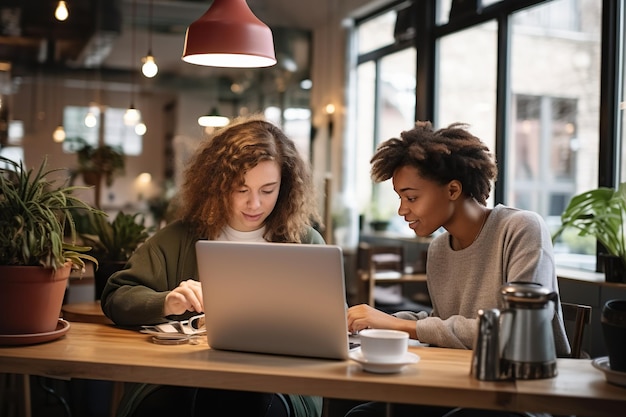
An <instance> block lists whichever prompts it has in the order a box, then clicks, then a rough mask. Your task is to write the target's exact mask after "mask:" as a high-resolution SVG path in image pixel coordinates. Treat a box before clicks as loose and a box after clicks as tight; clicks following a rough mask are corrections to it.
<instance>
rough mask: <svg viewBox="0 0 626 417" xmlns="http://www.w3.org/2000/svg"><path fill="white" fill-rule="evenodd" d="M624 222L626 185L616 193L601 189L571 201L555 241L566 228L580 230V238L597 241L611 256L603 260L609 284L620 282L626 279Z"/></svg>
mask: <svg viewBox="0 0 626 417" xmlns="http://www.w3.org/2000/svg"><path fill="white" fill-rule="evenodd" d="M625 220H626V183H621V184H620V185H619V187H618V188H617V189H613V188H608V187H599V188H596V189H594V190H590V191H585V192H583V193H580V194H578V195H575V196H574V197H572V199H571V201H570V203H569V205H568V206H567V207H566V209H565V210H564V211H563V213H562V214H561V226H560V227H559V229H558V230H557V231H556V232H555V233H554V234H553V236H552V240H553V241H554V240H556V238H557V237H559V236H560V235H561V234H562V233H563V231H564V230H565V229H567V228H574V229H577V230H578V235H579V236H592V237H594V238H595V239H596V240H597V241H598V242H599V243H600V244H601V245H602V247H604V249H606V251H607V253H608V255H604V256H600V259H602V264H601V266H602V267H603V270H604V273H605V276H606V280H607V281H618V282H621V281H624V280H625V279H626V240H625V236H624V221H625Z"/></svg>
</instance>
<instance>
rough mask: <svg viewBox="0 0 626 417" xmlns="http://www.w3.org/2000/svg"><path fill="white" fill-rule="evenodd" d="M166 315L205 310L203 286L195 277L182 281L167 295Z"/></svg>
mask: <svg viewBox="0 0 626 417" xmlns="http://www.w3.org/2000/svg"><path fill="white" fill-rule="evenodd" d="M163 311H164V315H165V316H169V315H173V314H174V315H179V314H183V313H185V312H186V311H195V312H197V313H202V312H204V304H203V302H202V286H201V284H200V283H199V282H198V281H196V280H193V279H188V280H186V281H182V282H181V283H180V284H178V287H176V288H174V289H173V290H172V291H170V293H169V294H167V296H165V306H164V307H163Z"/></svg>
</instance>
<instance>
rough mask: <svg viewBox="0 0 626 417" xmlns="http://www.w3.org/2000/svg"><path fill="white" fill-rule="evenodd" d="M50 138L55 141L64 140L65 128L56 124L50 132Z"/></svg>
mask: <svg viewBox="0 0 626 417" xmlns="http://www.w3.org/2000/svg"><path fill="white" fill-rule="evenodd" d="M52 140H54V141H55V142H56V143H61V142H63V141H64V140H65V129H64V128H63V125H58V126H57V128H56V129H54V132H52Z"/></svg>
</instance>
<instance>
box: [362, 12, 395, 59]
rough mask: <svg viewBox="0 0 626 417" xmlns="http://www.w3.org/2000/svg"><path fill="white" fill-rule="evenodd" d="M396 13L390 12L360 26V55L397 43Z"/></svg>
mask: <svg viewBox="0 0 626 417" xmlns="http://www.w3.org/2000/svg"><path fill="white" fill-rule="evenodd" d="M396 15H397V13H396V11H395V10H390V11H388V12H386V13H384V14H382V15H380V16H376V17H374V18H373V19H371V20H368V21H365V22H363V23H361V24H360V25H359V28H358V33H357V42H358V53H359V54H364V53H366V52H370V51H374V50H376V49H379V48H382V47H383V46H387V45H393V43H394V42H395V39H394V35H393V31H394V28H395V26H396Z"/></svg>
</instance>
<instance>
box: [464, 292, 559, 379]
mask: <svg viewBox="0 0 626 417" xmlns="http://www.w3.org/2000/svg"><path fill="white" fill-rule="evenodd" d="M500 294H501V296H502V298H503V299H504V305H505V309H504V310H503V311H500V310H498V309H485V310H479V311H478V334H477V337H476V341H475V345H474V352H473V356H472V369H471V374H472V375H473V376H474V377H475V378H477V379H480V380H485V381H496V380H505V379H539V378H551V377H553V376H555V375H556V373H557V371H556V349H555V346H554V334H553V331H552V318H553V316H554V309H555V304H556V302H557V300H558V296H557V294H556V293H555V292H553V291H550V290H548V289H547V288H545V287H543V286H541V285H540V284H538V283H533V282H510V283H507V284H505V285H503V286H502V288H501V290H500ZM551 301H552V302H551Z"/></svg>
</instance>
